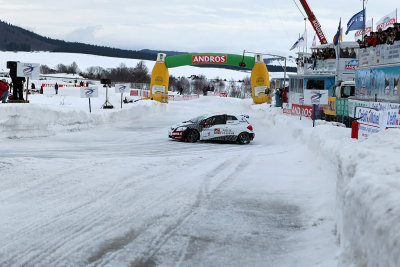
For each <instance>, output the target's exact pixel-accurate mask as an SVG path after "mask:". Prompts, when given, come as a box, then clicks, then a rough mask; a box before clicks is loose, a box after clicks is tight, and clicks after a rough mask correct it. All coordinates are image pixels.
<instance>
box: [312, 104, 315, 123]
mask: <svg viewBox="0 0 400 267" xmlns="http://www.w3.org/2000/svg"><path fill="white" fill-rule="evenodd" d="M312 127H315V104H314V105H313V124H312Z"/></svg>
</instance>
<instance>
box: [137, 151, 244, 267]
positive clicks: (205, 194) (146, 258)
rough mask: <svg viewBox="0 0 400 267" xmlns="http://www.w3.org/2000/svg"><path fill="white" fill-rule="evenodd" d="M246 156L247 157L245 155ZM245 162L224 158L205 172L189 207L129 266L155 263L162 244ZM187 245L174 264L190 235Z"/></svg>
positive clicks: (181, 256)
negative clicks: (217, 179) (221, 175)
mask: <svg viewBox="0 0 400 267" xmlns="http://www.w3.org/2000/svg"><path fill="white" fill-rule="evenodd" d="M245 158H247V157H245ZM246 165H247V164H246V162H243V161H242V160H241V159H240V158H238V159H236V160H234V161H231V162H230V160H224V161H223V162H222V163H221V164H219V165H218V166H217V167H216V168H214V169H213V170H212V171H210V172H207V174H206V178H205V180H204V182H203V183H202V185H201V188H200V190H199V192H198V194H197V197H196V201H195V202H194V203H193V205H192V206H191V208H190V209H189V210H188V211H186V212H185V213H183V214H181V215H180V216H179V219H178V220H177V221H176V222H175V223H173V224H171V225H169V226H168V227H167V228H166V229H165V230H164V231H163V232H162V233H161V234H160V235H157V236H155V237H154V238H153V240H152V241H151V242H150V245H149V247H148V248H147V251H146V253H145V255H143V256H142V257H141V258H139V259H137V260H135V261H133V262H132V263H131V264H130V266H151V265H152V264H153V263H156V258H155V256H156V254H157V253H158V252H159V251H160V250H161V249H162V248H163V246H164V245H165V244H166V243H167V242H168V241H169V240H170V239H171V238H172V237H173V236H174V235H176V233H177V232H178V230H179V229H180V228H181V227H182V226H183V225H184V224H185V223H186V222H187V221H189V220H190V219H191V218H193V217H195V216H196V215H197V214H198V212H199V210H200V209H202V208H203V207H205V206H207V205H208V203H209V202H210V200H211V198H212V196H213V194H215V193H216V192H218V191H220V190H222V189H223V188H224V187H226V186H228V185H229V184H230V183H232V182H233V181H234V180H235V178H237V177H238V175H240V173H241V172H242V171H243V170H244V169H245V168H246ZM231 166H234V168H233V170H232V171H229V172H228V174H227V175H226V177H224V178H223V179H221V180H219V181H218V182H216V186H215V187H214V188H213V189H211V188H210V187H211V183H212V182H213V180H214V179H215V178H216V177H217V176H218V175H219V174H220V173H224V172H226V169H227V168H229V167H231ZM187 239H188V240H187V243H188V244H187V245H185V246H183V247H182V249H181V250H180V251H178V253H177V262H176V265H177V266H179V265H180V264H181V261H182V260H183V259H184V258H185V255H186V250H187V248H188V245H189V244H190V240H191V237H188V238H187Z"/></svg>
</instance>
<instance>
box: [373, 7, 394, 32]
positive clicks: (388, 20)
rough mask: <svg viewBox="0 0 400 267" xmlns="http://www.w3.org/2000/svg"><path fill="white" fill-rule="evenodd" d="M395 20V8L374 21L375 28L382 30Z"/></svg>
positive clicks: (391, 24)
mask: <svg viewBox="0 0 400 267" xmlns="http://www.w3.org/2000/svg"><path fill="white" fill-rule="evenodd" d="M395 22H396V10H394V11H393V12H391V13H389V14H387V15H386V16H384V17H383V18H381V19H380V20H379V21H378V22H377V23H376V30H377V31H378V30H379V29H382V30H383V31H384V30H386V29H387V28H389V27H391V26H393V24H394V23H395Z"/></svg>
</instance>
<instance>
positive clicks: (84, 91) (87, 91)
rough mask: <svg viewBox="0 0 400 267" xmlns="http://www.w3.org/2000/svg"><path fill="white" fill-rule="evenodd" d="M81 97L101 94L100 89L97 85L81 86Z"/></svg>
mask: <svg viewBox="0 0 400 267" xmlns="http://www.w3.org/2000/svg"><path fill="white" fill-rule="evenodd" d="M80 91H81V98H93V97H98V96H99V89H98V88H97V87H81V88H80Z"/></svg>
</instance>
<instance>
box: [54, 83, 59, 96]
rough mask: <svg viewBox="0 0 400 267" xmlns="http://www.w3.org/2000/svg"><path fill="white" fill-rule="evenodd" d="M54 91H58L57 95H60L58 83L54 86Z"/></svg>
mask: <svg viewBox="0 0 400 267" xmlns="http://www.w3.org/2000/svg"><path fill="white" fill-rule="evenodd" d="M54 89H55V90H56V95H57V94H58V83H56V85H54Z"/></svg>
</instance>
